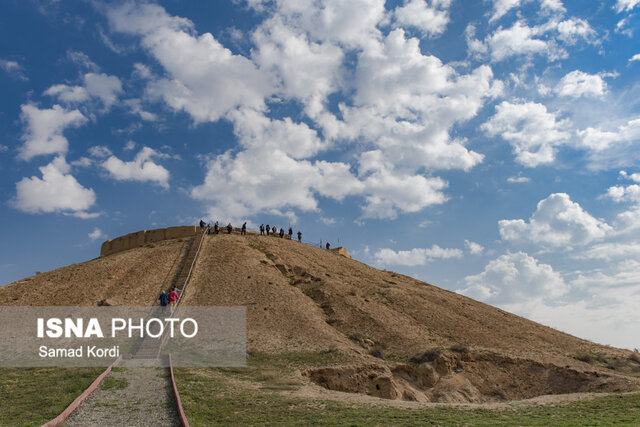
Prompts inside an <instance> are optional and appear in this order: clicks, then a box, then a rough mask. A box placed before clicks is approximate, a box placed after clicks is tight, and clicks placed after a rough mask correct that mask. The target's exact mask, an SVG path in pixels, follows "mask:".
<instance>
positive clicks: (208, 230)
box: [207, 223, 211, 235]
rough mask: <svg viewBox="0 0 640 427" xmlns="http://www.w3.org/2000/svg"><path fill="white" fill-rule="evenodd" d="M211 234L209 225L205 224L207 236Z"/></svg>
mask: <svg viewBox="0 0 640 427" xmlns="http://www.w3.org/2000/svg"><path fill="white" fill-rule="evenodd" d="M210 234H211V223H209V224H207V235H210Z"/></svg>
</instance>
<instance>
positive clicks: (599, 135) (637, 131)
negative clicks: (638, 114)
mask: <svg viewBox="0 0 640 427" xmlns="http://www.w3.org/2000/svg"><path fill="white" fill-rule="evenodd" d="M578 136H579V137H580V140H581V145H583V146H584V147H586V148H588V149H590V150H593V151H604V150H609V149H614V148H615V149H617V150H620V148H621V147H622V146H625V145H630V144H631V143H633V142H636V141H638V140H640V118H636V119H632V120H629V121H628V122H627V123H625V124H623V125H620V126H619V127H618V128H617V129H615V130H603V129H601V128H593V127H588V128H587V129H585V130H581V131H579V132H578Z"/></svg>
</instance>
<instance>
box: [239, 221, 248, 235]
mask: <svg viewBox="0 0 640 427" xmlns="http://www.w3.org/2000/svg"><path fill="white" fill-rule="evenodd" d="M240 234H241V235H243V236H246V235H247V223H246V222H245V223H244V224H242V231H241V232H240Z"/></svg>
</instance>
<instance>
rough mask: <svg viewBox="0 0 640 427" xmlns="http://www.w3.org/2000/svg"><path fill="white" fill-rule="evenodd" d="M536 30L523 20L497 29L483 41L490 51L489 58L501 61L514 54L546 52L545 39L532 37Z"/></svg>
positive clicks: (547, 48) (547, 47)
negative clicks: (509, 26)
mask: <svg viewBox="0 0 640 427" xmlns="http://www.w3.org/2000/svg"><path fill="white" fill-rule="evenodd" d="M536 34H537V32H536V31H535V30H534V29H532V28H530V27H528V26H527V25H526V24H525V23H524V22H522V21H518V22H516V23H515V24H513V26H512V27H511V28H508V29H502V28H500V29H498V30H497V31H496V32H495V33H493V34H492V35H491V36H489V37H488V38H487V39H486V41H485V43H486V44H487V45H488V46H489V49H490V51H491V59H492V60H494V61H502V60H503V59H506V58H509V57H511V56H514V55H524V54H535V53H545V52H548V50H549V46H548V44H547V42H546V41H544V40H540V39H535V38H533V37H534V36H535V35H536Z"/></svg>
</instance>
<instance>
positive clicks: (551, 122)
mask: <svg viewBox="0 0 640 427" xmlns="http://www.w3.org/2000/svg"><path fill="white" fill-rule="evenodd" d="M566 125H567V122H566V121H564V120H560V121H558V120H557V117H556V115H555V114H554V113H550V112H548V111H547V107H545V106H544V105H542V104H538V103H535V102H527V103H520V104H512V103H510V102H508V101H503V102H502V103H500V104H499V105H498V106H496V114H495V115H494V116H493V117H491V119H489V121H487V122H485V123H484V124H483V125H482V126H481V129H482V130H484V131H485V133H487V135H489V136H497V135H499V136H501V137H502V138H503V139H504V140H506V141H508V142H509V144H510V145H511V147H512V148H513V151H514V153H515V155H516V161H517V162H518V163H520V164H522V165H524V166H528V167H536V166H539V165H543V164H548V163H552V162H553V161H554V160H555V152H556V147H557V146H559V145H562V144H564V143H566V142H567V141H568V140H569V137H570V133H569V132H567V131H566V130H564V128H565V127H566Z"/></svg>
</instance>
